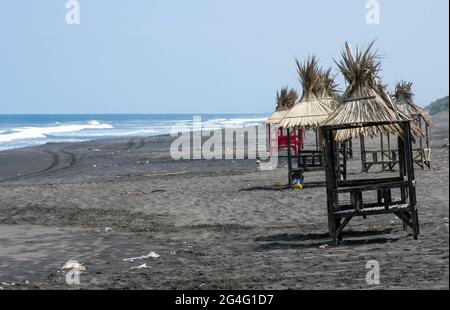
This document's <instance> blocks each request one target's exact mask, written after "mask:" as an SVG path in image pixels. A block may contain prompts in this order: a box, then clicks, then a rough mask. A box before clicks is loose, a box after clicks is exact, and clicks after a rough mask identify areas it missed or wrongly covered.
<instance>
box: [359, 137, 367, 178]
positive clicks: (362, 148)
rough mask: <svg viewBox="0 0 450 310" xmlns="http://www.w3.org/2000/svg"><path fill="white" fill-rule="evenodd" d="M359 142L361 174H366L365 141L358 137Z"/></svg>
mask: <svg viewBox="0 0 450 310" xmlns="http://www.w3.org/2000/svg"><path fill="white" fill-rule="evenodd" d="M359 142H360V145H361V164H362V172H367V169H366V147H365V141H364V136H363V135H359Z"/></svg>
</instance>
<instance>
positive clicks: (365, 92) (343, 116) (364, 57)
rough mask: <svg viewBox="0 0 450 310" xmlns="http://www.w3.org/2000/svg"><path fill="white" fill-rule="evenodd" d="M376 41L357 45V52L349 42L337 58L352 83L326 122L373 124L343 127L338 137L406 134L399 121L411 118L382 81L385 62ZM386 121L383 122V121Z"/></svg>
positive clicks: (338, 63) (342, 138)
mask: <svg viewBox="0 0 450 310" xmlns="http://www.w3.org/2000/svg"><path fill="white" fill-rule="evenodd" d="M373 45H374V42H372V43H371V44H370V45H369V46H368V47H367V48H366V49H363V50H360V49H359V48H357V49H356V52H355V53H353V51H352V49H351V47H350V45H349V44H348V43H346V44H345V49H344V50H343V52H342V54H341V56H342V59H341V60H340V61H339V62H336V64H337V65H338V67H339V69H340V71H341V72H342V74H343V75H344V78H345V80H346V82H347V83H348V87H347V89H346V90H345V92H344V94H343V102H342V104H341V105H340V106H339V107H338V108H337V109H336V111H335V112H334V113H333V114H332V115H331V116H330V118H329V119H328V120H327V121H326V122H325V125H331V126H333V125H364V126H366V125H370V124H374V126H369V127H357V128H353V129H345V130H339V131H337V133H336V140H337V141H345V140H348V139H351V138H355V137H357V136H359V135H360V134H362V135H365V136H370V137H374V136H377V135H378V134H379V133H383V134H394V135H400V136H402V135H403V132H402V129H401V127H400V126H399V124H397V123H396V122H398V121H402V120H406V119H408V118H407V117H406V116H405V115H404V114H403V113H399V112H398V111H397V109H396V107H395V104H394V103H393V101H392V100H391V99H390V97H389V95H388V94H387V92H386V91H385V89H384V86H382V84H381V83H380V79H379V72H380V68H381V64H380V62H379V57H378V55H377V53H376V52H374V51H372V48H373ZM380 122H384V124H383V125H379V123H380Z"/></svg>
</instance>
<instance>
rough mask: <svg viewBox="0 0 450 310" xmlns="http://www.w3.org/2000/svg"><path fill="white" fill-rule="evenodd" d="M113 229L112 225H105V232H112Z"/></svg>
mask: <svg viewBox="0 0 450 310" xmlns="http://www.w3.org/2000/svg"><path fill="white" fill-rule="evenodd" d="M111 231H113V229H112V228H111V227H105V232H111Z"/></svg>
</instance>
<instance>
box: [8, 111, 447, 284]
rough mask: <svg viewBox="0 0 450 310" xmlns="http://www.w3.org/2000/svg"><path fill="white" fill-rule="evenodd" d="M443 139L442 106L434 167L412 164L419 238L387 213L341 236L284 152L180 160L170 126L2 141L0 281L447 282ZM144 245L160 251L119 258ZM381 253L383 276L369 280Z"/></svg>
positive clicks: (320, 191) (316, 191) (320, 190)
mask: <svg viewBox="0 0 450 310" xmlns="http://www.w3.org/2000/svg"><path fill="white" fill-rule="evenodd" d="M448 138H449V137H448V115H447V116H445V117H439V118H437V119H435V127H434V128H433V129H432V135H431V142H432V147H433V152H432V156H433V162H432V170H431V171H426V170H425V171H423V170H420V169H417V168H416V180H417V184H418V208H419V217H420V225H421V230H422V233H421V235H420V236H419V240H418V241H414V240H412V237H411V235H410V232H404V231H403V230H402V225H401V223H400V222H399V221H398V220H397V219H396V218H395V217H394V216H380V217H369V218H368V219H367V220H357V221H356V220H355V221H354V222H353V221H352V222H351V223H350V224H349V228H348V229H349V230H348V232H347V233H346V234H345V235H344V240H345V242H344V244H343V245H340V246H338V247H335V246H333V245H332V244H331V243H330V238H329V236H328V233H327V222H326V198H325V192H324V191H325V188H324V187H310V188H305V189H304V190H302V191H296V190H293V191H290V190H279V189H276V188H273V186H272V184H273V183H274V182H276V181H282V182H285V181H286V168H285V163H284V162H281V163H280V165H279V167H278V168H277V169H275V170H274V171H257V169H256V163H255V160H251V159H249V160H181V161H175V160H173V159H171V158H170V156H169V153H168V150H169V147H170V144H171V138H170V137H169V136H168V135H162V136H153V137H146V138H131V139H112V140H111V139H107V140H102V141H99V140H94V141H89V142H81V143H52V144H48V145H42V146H37V147H32V148H27V149H15V150H8V151H2V152H0V197H1V203H0V211H1V212H0V234H1V239H2V240H1V242H2V247H0V283H2V282H4V283H6V284H8V285H4V284H0V287H2V288H3V289H73V288H82V289H195V290H197V289H430V288H434V289H448V287H449V286H448V280H449V267H448V266H449V256H448V253H449V238H448V232H449V226H448V224H449V223H448V218H449V200H448V190H449V184H448V178H449V174H448V158H449V157H448V156H449V155H448V154H449V149H448ZM356 146H357V144H356V145H355V147H356ZM356 153H358V152H356ZM350 165H351V167H350V168H351V169H353V170H354V171H358V169H359V170H360V162H359V161H358V158H357V157H356V158H355V159H354V160H352V162H351V163H350ZM323 179H324V176H323V173H321V172H315V173H311V174H308V175H307V181H316V180H323ZM150 252H156V253H157V254H159V255H160V256H159V257H158V258H148V259H137V260H135V261H134V262H133V263H130V262H128V261H124V259H127V258H130V257H139V256H145V255H147V254H148V253H150ZM70 259H76V260H78V261H80V262H83V263H84V264H85V266H86V269H87V271H86V273H84V274H82V275H81V283H80V285H79V286H76V287H73V286H69V285H68V284H67V283H66V282H65V276H64V273H63V272H62V270H61V267H62V266H63V265H64V263H66V262H67V261H68V260H70ZM373 259H375V260H378V261H379V262H380V264H381V285H379V286H367V284H366V282H365V275H366V272H367V270H366V268H365V267H366V262H367V261H369V260H373ZM143 263H146V264H147V266H148V267H149V268H143V269H133V268H134V267H138V266H140V265H142V264H143ZM12 283H14V285H11V284H12Z"/></svg>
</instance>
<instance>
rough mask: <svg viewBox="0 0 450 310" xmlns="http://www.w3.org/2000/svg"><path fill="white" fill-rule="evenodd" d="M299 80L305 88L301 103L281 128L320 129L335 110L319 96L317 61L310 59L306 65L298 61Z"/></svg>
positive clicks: (286, 117)
mask: <svg viewBox="0 0 450 310" xmlns="http://www.w3.org/2000/svg"><path fill="white" fill-rule="evenodd" d="M296 64H297V72H298V75H299V80H300V83H301V85H302V88H303V95H302V98H301V99H300V101H299V102H298V103H297V104H296V105H295V106H294V107H293V108H292V109H291V110H290V111H289V113H287V115H286V116H285V118H284V119H283V120H282V121H281V122H280V127H284V128H292V127H301V128H304V129H310V128H315V127H318V126H319V125H320V124H321V123H322V122H323V121H324V120H325V119H327V118H328V116H329V115H330V114H331V113H332V112H333V108H332V107H330V106H329V105H328V104H326V103H324V102H323V101H321V100H320V99H319V98H318V97H317V94H318V93H319V92H320V88H321V86H320V85H321V76H320V72H319V69H318V67H317V59H316V58H315V57H314V56H313V57H308V59H307V60H306V61H305V63H303V64H300V62H299V61H298V60H296Z"/></svg>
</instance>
